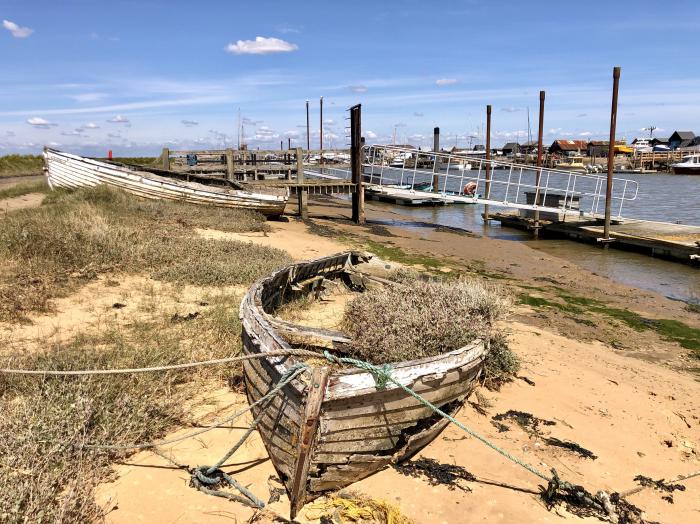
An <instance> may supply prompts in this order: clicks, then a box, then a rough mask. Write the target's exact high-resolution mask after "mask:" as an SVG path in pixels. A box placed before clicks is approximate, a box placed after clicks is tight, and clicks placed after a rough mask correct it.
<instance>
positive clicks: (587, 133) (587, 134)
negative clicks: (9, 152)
mask: <svg viewBox="0 0 700 524" xmlns="http://www.w3.org/2000/svg"><path fill="white" fill-rule="evenodd" d="M592 134H593V133H591V132H590V131H583V132H582V133H579V134H578V136H591V135H592Z"/></svg>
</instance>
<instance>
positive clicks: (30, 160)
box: [0, 155, 44, 178]
mask: <svg viewBox="0 0 700 524" xmlns="http://www.w3.org/2000/svg"><path fill="white" fill-rule="evenodd" d="M43 167H44V159H43V157H42V156H41V155H6V156H0V178H3V177H11V176H24V175H40V174H41V170H42V169H43Z"/></svg>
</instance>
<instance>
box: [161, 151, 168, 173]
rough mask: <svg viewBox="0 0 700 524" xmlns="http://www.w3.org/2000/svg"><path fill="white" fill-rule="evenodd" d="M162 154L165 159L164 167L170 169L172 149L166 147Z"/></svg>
mask: <svg viewBox="0 0 700 524" xmlns="http://www.w3.org/2000/svg"><path fill="white" fill-rule="evenodd" d="M160 156H161V158H162V159H163V169H165V170H166V171H170V149H168V148H167V147H164V148H163V152H162V153H161V154H160Z"/></svg>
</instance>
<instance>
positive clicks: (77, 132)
mask: <svg viewBox="0 0 700 524" xmlns="http://www.w3.org/2000/svg"><path fill="white" fill-rule="evenodd" d="M81 131H82V129H81V128H78V129H76V130H75V131H62V132H61V135H63V136H83V135H82V133H81Z"/></svg>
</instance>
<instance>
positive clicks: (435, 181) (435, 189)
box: [416, 127, 440, 193]
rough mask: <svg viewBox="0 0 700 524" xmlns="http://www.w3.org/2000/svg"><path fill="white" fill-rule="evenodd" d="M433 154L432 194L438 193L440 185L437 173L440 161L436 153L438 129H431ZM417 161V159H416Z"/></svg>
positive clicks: (438, 151) (438, 142)
mask: <svg viewBox="0 0 700 524" xmlns="http://www.w3.org/2000/svg"><path fill="white" fill-rule="evenodd" d="M433 153H435V162H433V193H437V192H438V191H439V189H438V186H439V185H440V176H439V175H438V171H439V170H440V159H439V158H438V153H440V128H439V127H435V128H433ZM416 161H418V158H416Z"/></svg>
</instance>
